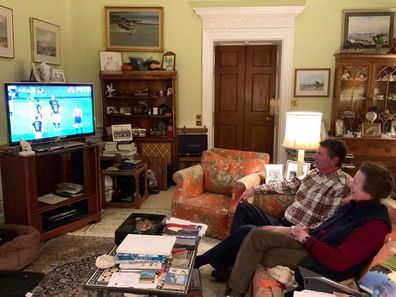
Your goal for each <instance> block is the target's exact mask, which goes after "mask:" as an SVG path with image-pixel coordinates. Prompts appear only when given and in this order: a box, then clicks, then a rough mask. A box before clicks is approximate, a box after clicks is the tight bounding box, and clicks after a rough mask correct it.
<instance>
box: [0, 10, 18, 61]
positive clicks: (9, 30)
mask: <svg viewBox="0 0 396 297" xmlns="http://www.w3.org/2000/svg"><path fill="white" fill-rule="evenodd" d="M0 57H4V58H14V57H15V51H14V16H13V10H12V9H11V8H8V7H5V6H1V5H0Z"/></svg>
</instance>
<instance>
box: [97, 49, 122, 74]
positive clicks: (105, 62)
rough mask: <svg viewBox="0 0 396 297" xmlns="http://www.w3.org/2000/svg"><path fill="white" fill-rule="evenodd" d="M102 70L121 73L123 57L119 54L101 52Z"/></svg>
mask: <svg viewBox="0 0 396 297" xmlns="http://www.w3.org/2000/svg"><path fill="white" fill-rule="evenodd" d="M99 57H100V70H101V71H120V70H121V66H122V57H121V53H119V52H100V53H99Z"/></svg>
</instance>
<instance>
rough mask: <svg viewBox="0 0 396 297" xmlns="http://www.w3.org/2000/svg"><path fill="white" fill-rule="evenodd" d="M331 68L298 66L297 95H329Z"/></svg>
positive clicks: (295, 90) (295, 85)
mask: <svg viewBox="0 0 396 297" xmlns="http://www.w3.org/2000/svg"><path fill="white" fill-rule="evenodd" d="M330 71H331V70H330V68H296V69H295V78H294V96H295V97H329V90H330Z"/></svg>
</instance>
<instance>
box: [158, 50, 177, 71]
mask: <svg viewBox="0 0 396 297" xmlns="http://www.w3.org/2000/svg"><path fill="white" fill-rule="evenodd" d="M175 65H176V54H175V53H174V52H166V53H165V54H163V55H162V64H161V69H162V70H166V71H175Z"/></svg>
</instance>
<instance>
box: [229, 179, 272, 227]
mask: <svg viewBox="0 0 396 297" xmlns="http://www.w3.org/2000/svg"><path fill="white" fill-rule="evenodd" d="M264 179H265V175H264V173H251V174H249V175H246V176H244V177H242V178H240V179H238V180H237V181H236V183H235V184H234V187H233V189H232V198H231V203H230V206H229V208H228V214H227V226H228V227H231V223H232V218H233V217H234V213H235V209H236V208H237V206H238V204H239V202H240V200H241V195H242V193H243V192H245V191H246V190H247V189H250V188H252V187H255V186H258V185H260V184H262V183H263V182H264Z"/></svg>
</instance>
